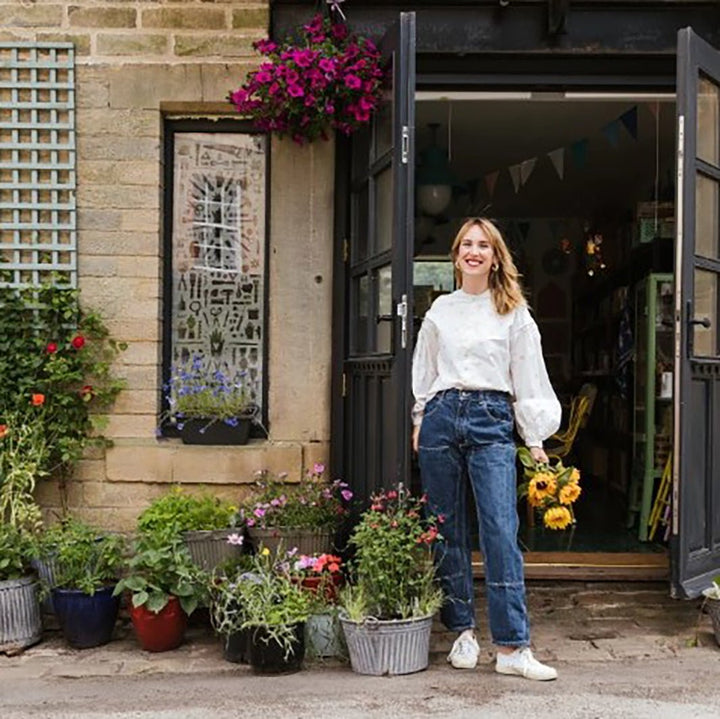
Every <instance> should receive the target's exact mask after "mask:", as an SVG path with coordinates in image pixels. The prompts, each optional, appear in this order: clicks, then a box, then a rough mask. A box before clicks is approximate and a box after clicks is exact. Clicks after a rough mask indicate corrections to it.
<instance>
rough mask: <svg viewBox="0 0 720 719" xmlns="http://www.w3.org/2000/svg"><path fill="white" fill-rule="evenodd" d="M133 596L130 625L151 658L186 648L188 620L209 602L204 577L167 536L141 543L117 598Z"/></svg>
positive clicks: (181, 546)
mask: <svg viewBox="0 0 720 719" xmlns="http://www.w3.org/2000/svg"><path fill="white" fill-rule="evenodd" d="M123 592H128V593H129V594H130V619H131V621H132V623H133V627H134V628H135V633H136V635H137V638H138V641H139V642H140V645H141V646H142V648H143V649H145V650H147V651H149V652H164V651H167V650H169V649H175V648H176V647H179V646H180V644H182V641H183V638H184V636H185V627H186V625H187V618H188V616H189V615H190V614H192V613H193V612H194V611H195V609H196V607H197V606H198V603H199V602H200V600H201V599H202V598H203V597H204V594H205V592H204V581H203V577H202V573H201V571H200V570H199V569H198V567H197V565H196V564H195V563H194V562H193V561H192V558H191V557H190V553H189V551H188V549H187V547H186V546H185V545H184V544H181V543H180V542H179V541H177V540H175V541H171V542H169V543H168V542H167V541H166V540H165V538H164V537H163V536H162V535H155V536H152V535H146V536H141V537H140V538H139V539H138V540H136V543H135V547H134V552H133V554H132V556H131V557H130V559H129V560H128V561H127V564H126V571H125V573H124V576H123V578H122V579H121V580H120V581H119V582H118V583H117V585H116V587H115V591H114V592H113V594H114V595H115V596H120V595H121V594H122V593H123Z"/></svg>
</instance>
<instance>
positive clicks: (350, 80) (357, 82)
mask: <svg viewBox="0 0 720 719" xmlns="http://www.w3.org/2000/svg"><path fill="white" fill-rule="evenodd" d="M345 85H347V87H349V88H350V89H351V90H359V89H360V88H361V87H362V80H361V79H360V78H359V77H358V76H357V75H353V74H352V73H348V74H347V75H345Z"/></svg>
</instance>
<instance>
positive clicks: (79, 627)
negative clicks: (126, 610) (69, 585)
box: [52, 585, 120, 649]
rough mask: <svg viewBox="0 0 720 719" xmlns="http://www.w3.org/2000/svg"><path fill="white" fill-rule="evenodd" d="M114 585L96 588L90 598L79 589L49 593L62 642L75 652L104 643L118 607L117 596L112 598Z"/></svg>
mask: <svg viewBox="0 0 720 719" xmlns="http://www.w3.org/2000/svg"><path fill="white" fill-rule="evenodd" d="M114 589H115V586H114V585H113V586H110V587H103V588H102V589H98V590H97V591H96V592H95V594H93V595H90V594H86V593H85V592H81V591H80V590H79V589H60V588H58V587H55V588H54V589H53V590H52V597H53V605H54V607H55V614H56V615H57V618H58V622H59V623H60V628H61V629H62V633H63V636H64V637H65V640H66V641H67V643H68V644H69V645H70V646H71V647H75V648H76V649H88V648H90V647H98V646H100V645H101V644H107V643H108V642H109V641H110V639H111V638H112V633H113V629H114V628H115V622H116V620H117V616H118V609H119V608H120V597H113V596H112V593H113V591H114Z"/></svg>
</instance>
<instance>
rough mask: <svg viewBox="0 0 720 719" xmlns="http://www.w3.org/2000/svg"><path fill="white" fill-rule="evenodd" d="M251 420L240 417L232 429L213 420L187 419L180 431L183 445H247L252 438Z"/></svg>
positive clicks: (219, 421)
mask: <svg viewBox="0 0 720 719" xmlns="http://www.w3.org/2000/svg"><path fill="white" fill-rule="evenodd" d="M250 422H251V420H250V418H246V417H240V418H239V419H238V423H237V425H235V426H234V427H232V426H231V425H229V424H225V422H223V421H221V420H218V421H213V420H212V419H186V420H184V421H183V426H182V429H181V430H180V439H182V441H183V444H247V442H248V438H249V437H250Z"/></svg>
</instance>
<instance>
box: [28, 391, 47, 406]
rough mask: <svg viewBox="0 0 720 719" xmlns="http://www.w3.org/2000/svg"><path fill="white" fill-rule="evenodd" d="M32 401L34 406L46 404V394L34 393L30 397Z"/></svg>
mask: <svg viewBox="0 0 720 719" xmlns="http://www.w3.org/2000/svg"><path fill="white" fill-rule="evenodd" d="M30 401H31V402H32V405H33V407H39V406H40V405H43V404H45V395H44V394H34V395H33V396H32V398H31V399H30Z"/></svg>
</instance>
